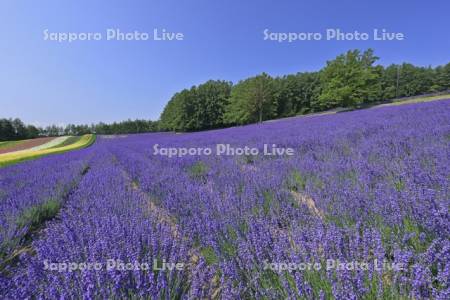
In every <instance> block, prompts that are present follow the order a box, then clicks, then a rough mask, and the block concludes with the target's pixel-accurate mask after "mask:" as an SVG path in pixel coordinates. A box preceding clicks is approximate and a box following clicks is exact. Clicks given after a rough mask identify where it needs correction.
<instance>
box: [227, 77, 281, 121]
mask: <svg viewBox="0 0 450 300" xmlns="http://www.w3.org/2000/svg"><path fill="white" fill-rule="evenodd" d="M276 109H277V103H276V97H275V84H274V79H273V78H272V77H270V76H269V75H267V74H266V73H263V74H261V75H258V76H255V77H252V78H249V79H246V80H243V81H241V82H239V83H238V84H237V85H235V86H234V87H233V89H232V91H231V96H230V103H229V105H228V106H227V109H226V112H225V115H224V119H225V122H226V123H227V124H239V125H242V124H248V123H255V122H262V121H264V120H268V119H272V118H274V117H275V116H276Z"/></svg>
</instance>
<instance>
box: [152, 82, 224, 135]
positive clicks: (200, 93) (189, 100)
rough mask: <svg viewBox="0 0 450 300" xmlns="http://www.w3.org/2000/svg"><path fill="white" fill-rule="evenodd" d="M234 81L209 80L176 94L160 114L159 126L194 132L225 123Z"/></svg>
mask: <svg viewBox="0 0 450 300" xmlns="http://www.w3.org/2000/svg"><path fill="white" fill-rule="evenodd" d="M230 92H231V83H230V82H226V81H213V80H210V81H208V82H206V83H204V84H201V85H199V86H198V87H196V86H194V87H192V88H191V89H189V90H187V89H185V90H183V91H181V92H180V93H176V94H175V95H174V96H173V97H172V99H171V100H170V101H169V103H168V104H167V105H166V107H165V108H164V111H163V113H162V114H161V120H160V124H159V126H160V129H162V130H173V131H193V130H201V129H212V128H219V127H223V126H224V120H223V116H224V113H225V108H226V106H227V104H228V100H229V97H230Z"/></svg>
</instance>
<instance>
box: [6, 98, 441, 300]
mask: <svg viewBox="0 0 450 300" xmlns="http://www.w3.org/2000/svg"><path fill="white" fill-rule="evenodd" d="M449 143H450V100H443V101H435V102H429V103H418V104H411V105H401V106H395V107H383V108H375V109H367V110H359V111H352V112H345V113H337V114H334V115H325V116H311V117H300V118H291V119H285V120H277V121H274V122H267V123H263V124H258V125H249V126H243V127H235V128H229V129H222V130H213V131H205V132H198V133H185V134H174V133H154V134H141V135H129V136H126V137H121V136H117V137H107V136H105V137H102V136H99V137H98V138H97V141H96V143H95V144H94V145H93V146H91V147H89V148H87V149H83V150H78V151H74V152H69V153H65V154H61V155H54V156H48V157H44V158H41V159H38V160H35V161H29V162H25V163H21V164H17V165H14V166H9V167H6V168H2V169H0V225H1V226H0V298H2V299H25V298H36V299H81V298H83V299H104V298H116V299H122V298H130V299H411V298H413V299H430V298H431V299H449V298H450V282H449V281H450V279H449V278H450V239H449V238H450V223H449V222H450V221H449V211H448V210H449V204H450V184H449V180H450V145H449ZM155 144H158V145H159V147H161V148H162V147H172V148H181V147H194V148H198V147H211V148H215V147H216V145H217V144H230V145H232V146H235V147H244V146H248V147H256V148H258V149H261V151H260V153H262V149H263V145H264V144H268V145H272V144H276V145H277V146H278V147H290V148H293V149H294V155H291V156H289V155H278V156H268V155H220V156H218V155H214V154H212V155H185V156H183V157H178V156H175V157H168V156H164V155H155V154H154V153H153V149H154V145H155Z"/></svg>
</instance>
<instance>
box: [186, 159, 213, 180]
mask: <svg viewBox="0 0 450 300" xmlns="http://www.w3.org/2000/svg"><path fill="white" fill-rule="evenodd" d="M208 171H209V167H208V165H206V164H205V163H204V162H203V161H198V162H196V163H194V164H193V165H192V166H190V167H189V168H188V173H189V176H190V177H191V178H193V179H196V180H201V181H203V182H206V174H208Z"/></svg>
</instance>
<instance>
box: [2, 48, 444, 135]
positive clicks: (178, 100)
mask: <svg viewBox="0 0 450 300" xmlns="http://www.w3.org/2000/svg"><path fill="white" fill-rule="evenodd" d="M378 59H379V58H378V57H377V56H375V55H374V52H373V50H372V49H368V50H366V51H363V52H361V51H359V50H350V51H347V52H346V53H344V54H341V55H339V56H337V57H336V58H335V59H333V60H330V61H328V62H327V63H326V65H325V67H324V68H322V69H321V70H319V71H317V72H302V73H297V74H290V75H285V76H280V77H271V76H269V75H268V74H266V73H262V74H260V75H257V76H254V77H250V78H247V79H244V80H241V81H239V82H238V83H237V84H234V85H233V83H232V82H229V81H224V80H209V81H207V82H205V83H203V84H200V85H198V86H193V87H191V88H190V89H184V90H182V91H180V92H178V93H176V94H175V95H174V96H173V97H172V98H171V99H170V101H169V102H168V103H167V105H166V106H165V108H164V110H163V112H162V114H161V117H160V119H159V120H158V121H150V120H127V121H123V122H114V123H112V124H106V123H98V124H92V125H73V124H69V125H67V126H64V127H61V126H56V125H51V126H47V127H45V128H40V127H35V126H32V125H25V124H24V123H23V122H22V121H21V120H20V119H0V141H6V140H20V139H29V138H35V137H39V136H60V135H82V134H87V133H96V134H130V133H145V132H155V131H197V130H206V129H214V128H223V127H227V126H234V125H243V124H250V123H256V122H262V121H264V120H270V119H276V118H283V117H291V116H296V115H302V114H306V113H313V112H320V111H324V110H328V109H333V108H338V107H343V108H346V107H358V106H361V105H367V104H369V105H370V104H371V103H375V102H380V101H386V100H390V99H394V98H399V97H409V96H415V95H422V94H427V93H434V92H441V91H448V90H450V63H448V64H446V65H444V66H438V67H435V68H432V67H418V66H414V65H412V64H409V63H403V64H392V65H389V66H387V67H383V66H381V65H376V64H375V63H376V61H377V60H378Z"/></svg>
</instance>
